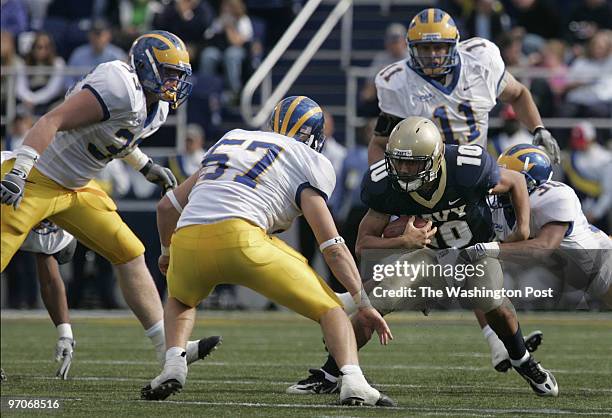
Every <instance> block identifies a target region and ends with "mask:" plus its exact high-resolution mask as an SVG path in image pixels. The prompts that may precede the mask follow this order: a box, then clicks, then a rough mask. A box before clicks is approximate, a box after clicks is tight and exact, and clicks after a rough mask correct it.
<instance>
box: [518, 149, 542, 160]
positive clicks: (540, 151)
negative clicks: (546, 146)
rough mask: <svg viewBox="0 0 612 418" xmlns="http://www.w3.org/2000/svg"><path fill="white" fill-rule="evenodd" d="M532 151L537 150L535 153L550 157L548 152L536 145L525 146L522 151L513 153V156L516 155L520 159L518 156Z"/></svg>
mask: <svg viewBox="0 0 612 418" xmlns="http://www.w3.org/2000/svg"><path fill="white" fill-rule="evenodd" d="M530 152H535V153H537V154H541V155H543V156H545V157H548V154H546V153H545V152H544V151H542V150H541V149H539V148H535V147H534V148H525V149H522V150H520V151H518V152H516V153H514V154H512V157H514V158H516V159H518V158H519V157H521V156H522V155H525V154H528V153H530Z"/></svg>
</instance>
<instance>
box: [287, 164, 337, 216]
mask: <svg viewBox="0 0 612 418" xmlns="http://www.w3.org/2000/svg"><path fill="white" fill-rule="evenodd" d="M310 154H312V153H310ZM302 173H303V175H302V176H301V178H300V181H299V182H297V183H296V186H297V188H296V190H295V203H296V205H297V207H298V208H301V202H300V200H301V194H302V191H303V190H304V189H305V188H311V189H314V190H315V191H316V192H317V193H319V194H320V195H321V196H322V197H323V199H325V201H328V200H329V198H330V196H331V195H332V193H333V192H334V188H335V186H336V173H335V171H334V167H333V166H332V164H331V162H329V160H328V159H327V158H326V157H324V156H323V155H321V154H316V155H314V156H313V158H307V159H304V160H303V163H302Z"/></svg>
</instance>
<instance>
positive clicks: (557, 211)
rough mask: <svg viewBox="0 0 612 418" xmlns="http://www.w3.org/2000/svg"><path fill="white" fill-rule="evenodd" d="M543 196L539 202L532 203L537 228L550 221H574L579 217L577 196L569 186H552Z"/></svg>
mask: <svg viewBox="0 0 612 418" xmlns="http://www.w3.org/2000/svg"><path fill="white" fill-rule="evenodd" d="M534 193H538V191H537V190H536V191H535V192H534ZM542 197H544V199H539V201H538V204H536V205H532V209H531V210H532V212H533V213H532V215H531V216H532V217H533V219H534V220H535V224H536V228H538V229H539V228H542V227H543V226H544V225H546V224H547V223H550V222H572V221H574V220H575V219H576V218H577V217H578V214H577V213H576V203H575V200H574V199H576V198H575V196H573V192H572V190H571V189H570V188H569V187H568V188H565V187H563V188H551V189H550V190H548V191H546V193H545V194H544V195H542Z"/></svg>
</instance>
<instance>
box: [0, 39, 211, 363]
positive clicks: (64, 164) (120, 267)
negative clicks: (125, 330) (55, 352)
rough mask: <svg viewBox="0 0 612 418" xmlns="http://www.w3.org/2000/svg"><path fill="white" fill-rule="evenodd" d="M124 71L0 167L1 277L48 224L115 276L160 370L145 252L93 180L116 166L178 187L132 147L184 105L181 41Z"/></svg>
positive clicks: (198, 348) (97, 82)
mask: <svg viewBox="0 0 612 418" xmlns="http://www.w3.org/2000/svg"><path fill="white" fill-rule="evenodd" d="M129 61H130V62H129V64H128V63H125V62H122V61H111V62H107V63H104V64H100V65H98V66H97V67H95V68H94V69H93V70H92V71H91V72H90V73H89V74H87V75H86V76H85V77H84V78H83V79H82V80H81V81H79V82H78V83H77V84H76V85H75V86H74V87H73V88H72V89H71V90H70V91H69V92H68V93H67V95H66V99H65V101H64V102H63V103H62V104H61V105H59V106H58V107H56V108H54V109H53V110H51V111H50V112H49V113H47V114H45V115H44V116H42V117H41V118H40V119H39V120H38V122H36V124H35V125H34V126H33V127H32V129H30V131H29V132H28V133H27V134H26V137H25V139H24V141H23V145H22V146H21V147H20V148H19V149H17V150H16V151H15V155H16V158H15V159H14V160H11V161H7V162H5V163H4V164H2V180H1V185H0V201H1V202H2V205H0V206H1V209H2V219H1V224H2V263H1V268H2V270H4V269H5V268H6V265H7V264H8V263H9V261H10V260H11V258H12V257H13V254H14V253H15V252H16V251H17V249H19V247H20V246H21V244H22V243H23V241H24V240H25V239H26V236H27V235H28V233H29V232H30V230H31V229H32V228H33V227H34V226H35V225H37V224H38V223H40V222H41V221H42V220H43V219H49V220H51V221H52V222H54V223H55V224H57V225H59V226H60V227H61V228H63V229H65V230H66V231H68V232H70V233H71V234H72V235H74V236H75V237H76V238H77V239H78V240H79V241H80V242H81V243H83V244H84V245H86V246H87V247H89V248H91V249H92V250H94V251H95V252H97V253H99V254H100V255H102V256H103V257H105V258H106V259H108V260H109V261H110V262H111V263H112V264H114V265H115V266H116V271H117V273H118V282H119V285H120V287H121V290H122V291H123V295H124V297H125V300H126V302H127V304H128V305H129V306H130V308H131V309H132V311H133V312H134V314H135V315H136V317H137V318H138V319H139V320H140V322H141V324H142V326H143V327H144V328H145V330H146V331H145V334H146V335H147V336H148V337H149V338H150V339H151V341H152V343H153V345H154V346H155V348H156V351H157V353H158V358H159V359H160V361H163V353H164V352H165V347H164V327H163V309H162V304H161V300H160V298H159V295H158V293H157V289H156V288H155V284H154V283H153V279H152V278H151V274H150V273H149V271H148V269H147V267H146V265H145V261H144V255H143V254H144V250H145V248H144V246H143V244H142V243H141V242H140V240H139V239H138V238H137V237H136V235H134V233H133V232H132V231H131V230H130V229H129V227H128V226H127V225H126V224H125V223H124V222H123V220H122V219H121V217H120V216H119V214H118V213H117V211H116V209H117V207H116V206H115V203H114V202H113V201H112V199H111V198H110V197H109V196H108V195H107V194H106V193H105V192H104V191H103V190H102V189H101V188H100V187H99V186H98V185H97V184H96V183H95V182H94V181H93V178H94V177H96V175H97V174H98V173H99V172H100V171H101V170H102V169H103V168H104V166H105V165H106V164H107V163H108V162H109V161H111V160H112V159H115V158H122V159H124V160H125V161H126V162H127V163H129V164H130V165H131V166H132V167H133V168H134V169H136V170H139V171H140V172H141V173H142V174H143V175H144V176H146V178H147V179H148V180H149V181H151V182H153V183H156V184H158V185H160V186H162V187H163V188H164V189H168V188H172V187H174V186H176V179H175V178H174V176H173V175H172V173H171V172H170V170H168V169H165V168H163V167H161V166H159V165H158V164H155V163H153V161H152V160H151V159H150V158H149V157H147V156H146V155H145V154H144V153H143V152H142V151H141V150H140V149H139V148H138V144H139V143H140V142H141V141H142V140H143V139H144V138H146V137H148V136H149V135H151V134H153V133H154V132H155V131H156V130H157V129H159V127H160V126H161V125H162V124H163V123H164V121H165V120H166V116H167V114H168V108H169V107H173V108H176V107H178V106H179V105H180V104H181V103H182V102H183V101H184V100H185V99H186V98H187V97H188V95H189V93H190V90H191V84H190V83H189V82H188V81H187V77H188V76H189V75H190V74H191V66H190V65H189V54H188V53H187V50H186V48H185V45H184V43H183V41H181V40H180V39H179V38H178V37H177V36H175V35H173V34H171V33H169V32H165V31H153V32H148V33H146V34H144V35H142V36H140V37H139V38H138V39H136V41H134V43H133V45H132V47H131V49H130V54H129ZM203 341H205V340H201V341H200V343H197V342H193V343H191V344H190V345H189V347H188V348H189V349H188V357H189V359H188V360H189V361H195V360H197V359H198V358H200V354H202V353H203V351H202V350H203V349H204V348H207V347H203V345H202V344H201V343H202V342H203ZM217 342H218V341H217Z"/></svg>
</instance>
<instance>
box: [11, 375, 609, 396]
mask: <svg viewBox="0 0 612 418" xmlns="http://www.w3.org/2000/svg"><path fill="white" fill-rule="evenodd" d="M21 376H23V377H31V378H33V379H38V380H57V378H55V377H52V376H41V375H21ZM152 377H153V376H152ZM69 380H76V381H107V382H138V383H142V384H145V383H146V379H137V378H132V377H109V376H74V377H72V376H71V377H70V378H69ZM189 382H191V383H200V384H223V385H256V384H257V385H258V384H265V385H272V386H289V385H292V384H294V383H295V382H288V381H287V382H279V381H275V382H271V381H270V382H267V381H264V380H240V379H230V380H213V379H189ZM375 385H376V386H377V387H381V388H391V387H393V388H402V389H432V388H435V386H431V385H412V384H402V383H389V384H385V383H375ZM439 388H441V389H497V390H506V391H513V392H524V391H525V390H526V389H525V387H524V386H491V385H441V386H439ZM573 391H578V392H590V393H612V389H592V388H573ZM565 393H567V392H565Z"/></svg>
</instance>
